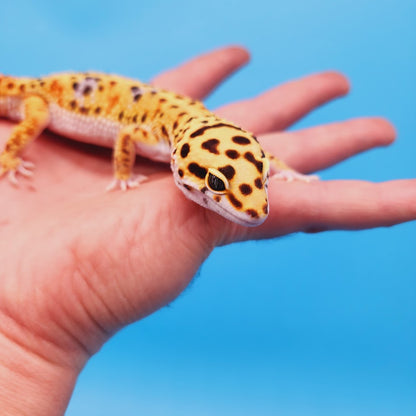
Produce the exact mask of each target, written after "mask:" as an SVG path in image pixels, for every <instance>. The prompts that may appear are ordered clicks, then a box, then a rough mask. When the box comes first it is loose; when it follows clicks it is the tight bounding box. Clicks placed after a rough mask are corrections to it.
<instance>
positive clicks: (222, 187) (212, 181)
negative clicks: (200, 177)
mask: <svg viewBox="0 0 416 416" xmlns="http://www.w3.org/2000/svg"><path fill="white" fill-rule="evenodd" d="M205 185H206V187H207V188H208V189H209V190H210V191H212V192H214V194H224V193H225V192H226V191H227V189H228V187H229V184H228V181H227V178H226V177H225V176H224V175H223V174H222V173H221V172H220V171H218V170H216V169H213V168H209V169H208V173H207V176H205Z"/></svg>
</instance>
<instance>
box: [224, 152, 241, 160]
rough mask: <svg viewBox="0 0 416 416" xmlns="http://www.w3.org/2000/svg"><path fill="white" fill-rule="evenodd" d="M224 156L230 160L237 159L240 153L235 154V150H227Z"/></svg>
mask: <svg viewBox="0 0 416 416" xmlns="http://www.w3.org/2000/svg"><path fill="white" fill-rule="evenodd" d="M225 154H226V155H227V156H228V157H229V158H230V159H238V158H239V157H240V153H238V152H237V150H227V151H226V152H225Z"/></svg>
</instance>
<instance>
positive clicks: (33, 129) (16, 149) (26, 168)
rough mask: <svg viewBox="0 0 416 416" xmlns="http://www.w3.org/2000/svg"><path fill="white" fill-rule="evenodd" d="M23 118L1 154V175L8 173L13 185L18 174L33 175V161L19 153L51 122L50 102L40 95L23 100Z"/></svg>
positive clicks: (15, 183) (16, 181) (16, 182)
mask: <svg viewBox="0 0 416 416" xmlns="http://www.w3.org/2000/svg"><path fill="white" fill-rule="evenodd" d="M22 105H23V112H24V116H23V120H22V121H21V122H20V123H19V124H18V125H17V126H16V127H15V128H14V129H13V130H12V133H11V135H10V137H9V139H8V140H7V142H6V145H5V147H4V150H3V152H2V153H1V154H0V176H2V175H4V174H6V173H8V179H9V180H10V182H11V183H12V184H13V185H17V184H18V180H17V178H16V174H17V173H20V174H21V175H23V176H31V175H32V171H31V170H30V169H32V168H33V167H34V165H33V163H31V162H26V161H24V160H23V159H22V158H21V157H20V156H19V155H20V154H21V153H22V151H23V150H24V149H25V148H26V147H27V145H28V144H29V143H30V142H31V141H32V140H34V139H36V138H37V137H38V136H39V135H40V134H41V133H42V131H43V130H44V129H45V127H46V126H47V125H48V122H49V110H48V104H47V103H46V102H45V101H44V100H43V99H42V98H40V97H38V96H30V97H27V98H25V99H24V100H23V102H22Z"/></svg>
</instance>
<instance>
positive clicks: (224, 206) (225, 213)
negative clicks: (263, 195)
mask: <svg viewBox="0 0 416 416" xmlns="http://www.w3.org/2000/svg"><path fill="white" fill-rule="evenodd" d="M180 189H181V190H182V192H183V193H184V194H185V196H186V197H187V198H188V199H191V200H192V201H194V202H196V203H197V204H198V205H201V206H203V207H204V208H206V209H209V210H211V211H214V212H216V213H217V214H218V215H221V216H222V217H224V218H226V219H228V220H230V221H232V222H235V223H237V224H239V225H243V226H245V227H256V226H258V225H260V224H262V223H263V222H264V221H265V220H266V218H267V214H263V215H262V216H258V217H257V218H255V217H253V216H252V215H250V214H248V213H246V212H244V211H242V212H238V211H235V210H234V209H233V207H232V206H231V204H230V203H229V202H228V201H227V200H226V199H225V198H223V199H222V201H220V202H215V201H213V200H212V199H211V198H210V197H209V196H205V195H204V194H201V192H200V191H199V190H196V189H194V188H191V187H190V189H187V188H184V187H183V186H181V187H180Z"/></svg>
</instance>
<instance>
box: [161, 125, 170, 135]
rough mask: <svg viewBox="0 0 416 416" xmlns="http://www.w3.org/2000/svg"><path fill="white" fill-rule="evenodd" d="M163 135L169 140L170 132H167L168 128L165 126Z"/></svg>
mask: <svg viewBox="0 0 416 416" xmlns="http://www.w3.org/2000/svg"><path fill="white" fill-rule="evenodd" d="M162 134H163V135H164V136H165V137H167V138H169V133H168V131H167V130H166V127H165V126H164V125H163V126H162Z"/></svg>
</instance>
